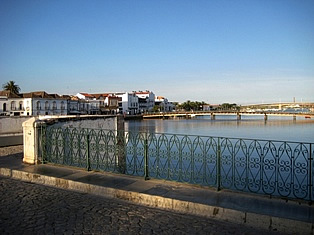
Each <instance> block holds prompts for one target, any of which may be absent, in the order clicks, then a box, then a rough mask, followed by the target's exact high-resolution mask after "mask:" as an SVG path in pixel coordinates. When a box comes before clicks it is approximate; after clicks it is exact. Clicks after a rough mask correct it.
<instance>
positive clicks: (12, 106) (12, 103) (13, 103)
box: [11, 101, 15, 110]
mask: <svg viewBox="0 0 314 235" xmlns="http://www.w3.org/2000/svg"><path fill="white" fill-rule="evenodd" d="M11 110H15V101H12V102H11Z"/></svg>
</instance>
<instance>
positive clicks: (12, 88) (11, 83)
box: [2, 81, 21, 94]
mask: <svg viewBox="0 0 314 235" xmlns="http://www.w3.org/2000/svg"><path fill="white" fill-rule="evenodd" d="M2 88H3V89H4V90H5V91H11V92H12V93H14V94H18V93H20V90H21V88H20V87H19V85H17V84H15V82H14V81H8V82H7V83H6V84H3V85H2Z"/></svg>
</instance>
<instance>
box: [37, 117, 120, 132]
mask: <svg viewBox="0 0 314 235" xmlns="http://www.w3.org/2000/svg"><path fill="white" fill-rule="evenodd" d="M117 118H118V117H117V116H111V115H105V116H104V115H81V116H60V117H53V116H51V117H48V116H47V117H43V118H39V120H41V121H44V122H45V123H46V125H47V126H54V127H64V128H66V127H70V128H72V127H74V128H91V129H107V130H116V129H117V128H118V127H117Z"/></svg>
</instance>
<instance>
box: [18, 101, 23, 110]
mask: <svg viewBox="0 0 314 235" xmlns="http://www.w3.org/2000/svg"><path fill="white" fill-rule="evenodd" d="M19 108H20V110H23V101H20V103H19Z"/></svg>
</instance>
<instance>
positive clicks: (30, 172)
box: [0, 155, 314, 235]
mask: <svg viewBox="0 0 314 235" xmlns="http://www.w3.org/2000/svg"><path fill="white" fill-rule="evenodd" d="M0 175H2V176H6V177H11V178H13V179H19V180H23V181H26V182H33V183H36V184H43V185H48V186H53V187H58V188H62V189H68V190H74V191H78V192H83V193H88V194H91V195H97V196H101V197H102V198H103V197H106V198H111V199H110V200H117V199H122V200H125V201H129V202H132V203H135V204H137V205H142V206H145V207H147V206H148V207H150V208H152V207H154V208H159V209H163V210H168V211H166V212H165V213H166V214H167V213H170V212H169V211H172V212H179V213H183V214H185V215H184V216H187V215H189V216H192V217H193V218H194V216H201V217H197V218H199V219H200V218H202V219H205V218H207V219H206V221H212V219H214V221H217V220H218V221H219V223H220V222H222V223H226V222H230V223H231V224H233V223H236V224H238V228H242V227H243V225H244V227H243V228H246V227H247V226H251V227H254V228H256V229H259V230H261V231H267V232H274V231H277V232H282V233H291V234H312V235H313V234H314V232H313V231H314V229H313V221H314V207H313V206H311V205H308V204H306V203H302V202H298V201H286V200H282V199H275V198H273V199H270V198H268V197H264V196H258V195H250V194H242V193H234V192H230V191H225V190H223V191H219V192H217V191H215V190H213V189H210V188H206V187H198V186H192V185H188V184H181V183H175V182H166V181H162V180H148V181H145V180H144V179H142V178H139V177H132V176H125V175H117V174H110V173H97V172H87V171H84V170H80V169H76V168H69V167H60V166H53V165H26V164H23V163H22V160H21V158H20V157H16V156H12V155H9V156H2V157H0ZM6 180H8V179H6ZM4 184H8V183H4ZM37 198H40V196H38V197H37ZM77 200H79V199H77ZM84 200H85V199H84ZM99 200H100V199H99ZM81 203H82V204H84V201H83V202H81ZM1 210H2V208H1ZM140 214H141V213H140ZM192 217H191V218H192ZM158 218H159V217H158V216H157V217H156V218H155V219H154V220H155V221H156V223H158V222H157V221H158ZM208 218H209V219H210V220H208ZM128 219H130V218H129V217H127V218H126V220H128ZM170 223H172V222H170ZM174 223H176V222H174ZM217 223H218V222H217ZM184 224H185V223H184ZM180 226H182V224H181V225H180ZM197 226H201V227H203V226H204V225H196V227H197ZM239 226H240V227H239ZM156 231H159V230H156ZM164 231H167V230H164ZM183 231H187V230H183ZM197 231H199V232H200V231H202V230H197ZM213 231H216V233H219V231H218V230H213ZM235 231H238V232H240V230H235ZM227 233H228V232H227ZM225 234H226V233H225Z"/></svg>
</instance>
